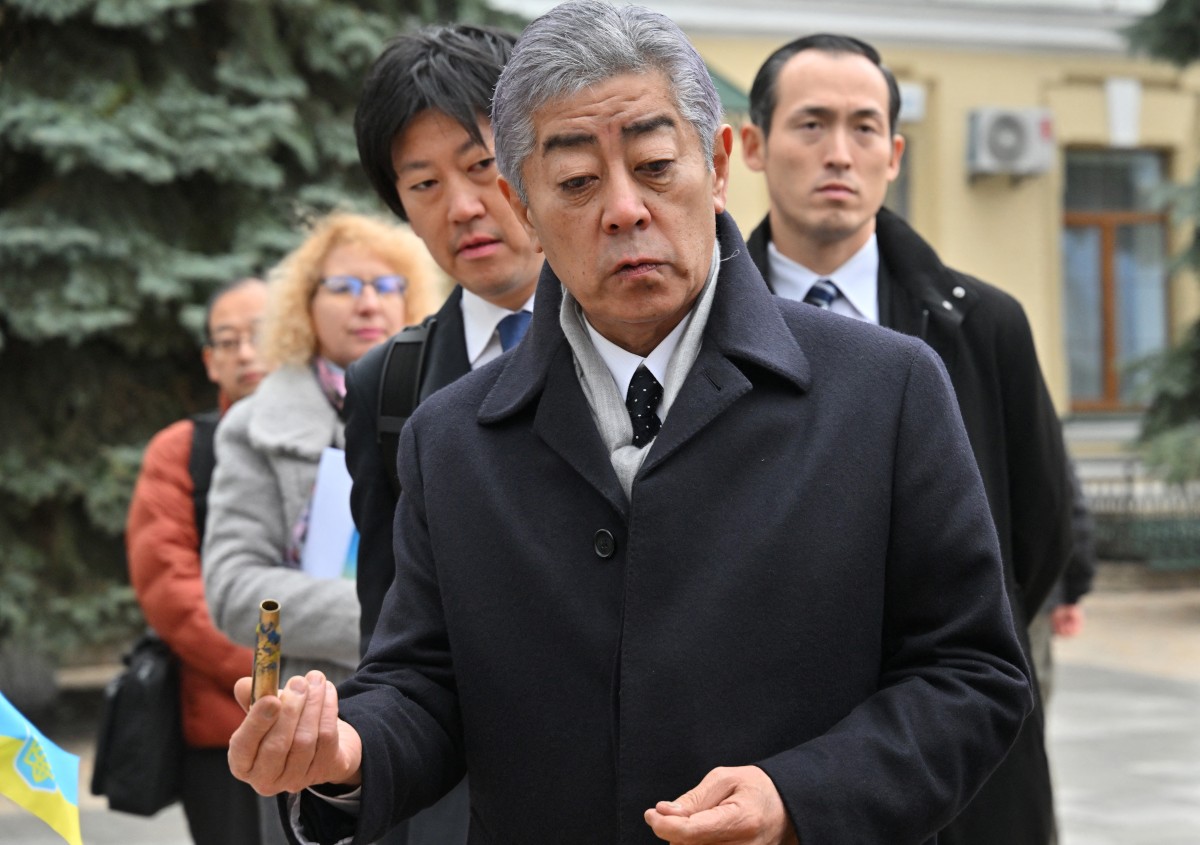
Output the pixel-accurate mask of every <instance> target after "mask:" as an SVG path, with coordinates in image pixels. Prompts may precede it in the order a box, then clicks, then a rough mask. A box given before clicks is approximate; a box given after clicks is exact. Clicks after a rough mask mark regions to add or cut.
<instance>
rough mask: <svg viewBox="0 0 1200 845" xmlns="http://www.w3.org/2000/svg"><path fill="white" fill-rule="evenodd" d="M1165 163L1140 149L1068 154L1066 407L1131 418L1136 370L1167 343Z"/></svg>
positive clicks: (1136, 392) (1137, 377)
mask: <svg viewBox="0 0 1200 845" xmlns="http://www.w3.org/2000/svg"><path fill="white" fill-rule="evenodd" d="M1163 170H1164V167H1163V159H1162V156H1160V155H1159V154H1157V153H1154V152H1149V151H1145V150H1072V151H1068V152H1067V171H1066V198H1065V202H1064V206H1065V209H1066V212H1065V215H1064V221H1063V244H1062V258H1063V280H1064V296H1065V303H1064V304H1065V308H1064V313H1065V315H1066V336H1067V350H1068V358H1069V362H1070V387H1071V408H1072V410H1074V411H1114V410H1130V409H1134V408H1136V407H1137V406H1138V400H1139V387H1140V384H1141V382H1142V373H1140V372H1139V371H1138V370H1137V369H1136V368H1133V365H1134V364H1136V363H1137V362H1139V361H1141V360H1142V359H1144V358H1145V357H1146V356H1148V355H1151V354H1153V353H1156V352H1159V351H1161V350H1162V349H1163V348H1164V347H1165V346H1166V344H1167V216H1166V214H1165V213H1164V212H1162V211H1161V210H1159V209H1158V208H1157V207H1156V204H1155V202H1154V192H1155V189H1156V188H1158V186H1159V185H1161V184H1162V181H1163Z"/></svg>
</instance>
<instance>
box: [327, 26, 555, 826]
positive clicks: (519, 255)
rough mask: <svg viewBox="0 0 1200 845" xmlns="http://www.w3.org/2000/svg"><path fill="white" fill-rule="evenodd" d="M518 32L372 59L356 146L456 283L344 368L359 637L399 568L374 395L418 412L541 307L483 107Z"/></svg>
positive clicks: (388, 436) (431, 818) (453, 822)
mask: <svg viewBox="0 0 1200 845" xmlns="http://www.w3.org/2000/svg"><path fill="white" fill-rule="evenodd" d="M515 41H516V36H515V35H512V34H510V33H507V32H502V31H499V30H495V29H489V28H485V27H475V26H466V25H454V26H433V27H427V28H424V29H421V30H418V31H417V32H413V33H407V34H404V35H401V36H399V37H397V38H396V39H395V40H393V41H392V42H391V43H390V44H389V45H388V47H387V48H386V49H385V50H384V52H383V53H382V54H381V55H380V56H379V58H378V59H377V60H376V61H375V64H374V65H373V66H372V68H371V71H370V73H369V74H368V76H367V79H366V81H365V83H364V85H363V91H362V96H361V98H360V100H359V104H358V110H357V111H356V113H355V117H354V130H355V135H356V137H357V139H358V151H359V158H360V159H361V161H362V165H363V169H364V170H365V171H366V173H367V177H368V179H369V180H370V182H371V185H372V186H373V187H374V188H375V191H376V192H377V193H378V194H379V196H380V197H381V198H382V199H383V200H384V202H386V203H387V205H388V207H389V208H391V209H392V211H394V212H395V213H396V215H397V216H399V217H400V218H401V219H402V220H406V221H408V223H409V225H410V226H411V227H412V229H413V231H414V232H416V234H417V235H418V236H419V237H420V238H421V239H422V240H424V241H425V245H426V246H427V247H428V248H429V252H430V253H431V254H432V255H433V258H434V260H435V261H437V263H438V265H439V266H440V267H441V268H442V269H443V270H444V271H445V272H446V274H447V275H449V276H450V278H452V279H453V280H454V281H455V282H457V283H458V284H457V286H456V287H455V289H454V291H453V292H452V293H451V294H450V297H449V298H448V299H447V300H446V302H445V304H444V305H443V306H442V307H441V309H440V310H439V311H438V312H437V314H436V315H434V317H432V318H430V319H429V320H426V322H425V324H424V325H423V326H421V327H420V328H419V330H418V332H408V333H401V335H399V336H397V337H396V338H394V339H393V341H392V342H389V343H385V344H381V345H380V346H378V347H376V348H375V349H373V350H372V351H371V352H369V353H367V354H366V355H364V356H363V357H362V358H361V359H360V360H359V361H357V362H356V363H355V364H354V365H352V366H351V367H350V369H349V370H348V372H347V377H346V405H345V408H346V413H347V421H346V464H347V466H348V468H349V470H350V474H351V476H352V478H353V482H354V486H353V489H352V491H351V496H350V504H351V511H352V513H353V515H354V521H355V523H356V524H357V526H358V529H359V532H360V541H359V549H358V576H357V578H358V598H359V603H360V605H361V608H362V614H361V617H360V619H361V622H360V625H361V632H362V648H363V650H364V651H365V650H366V646H367V644H368V643H369V642H370V639H371V634H372V632H373V631H374V629H375V625H376V622H377V621H378V619H379V612H380V607H381V605H382V604H383V597H384V595H385V594H386V593H387V591H388V588H389V587H390V586H391V584H392V578H393V574H394V570H395V565H394V563H393V557H392V521H393V515H394V513H395V509H396V499H397V495H398V489H397V487H396V485H395V484H394V482H393V478H394V474H395V461H396V452H395V449H396V443H397V435H398V433H399V424H400V423H402V420H400V421H399V422H398V423H397V424H396V425H395V427H394V428H395V430H394V431H391V432H385V431H381V430H380V425H379V416H378V414H379V410H380V401H381V399H385V400H392V401H399V402H400V404H401V405H404V404H405V403H406V402H407V403H408V407H407V408H406V411H407V412H408V413H411V409H412V408H411V406H412V405H415V404H416V403H417V402H418V401H423V400H424V399H425V398H427V397H428V396H429V395H430V394H431V393H433V392H434V391H436V390H438V389H439V388H442V387H444V386H446V385H447V384H450V383H451V382H452V381H454V380H456V379H458V378H459V377H460V376H463V375H466V374H467V373H468V372H470V371H471V370H473V369H475V368H476V367H479V366H482V365H483V364H486V363H487V362H488V361H490V360H492V359H493V358H495V357H497V356H498V355H500V354H501V353H502V352H503V351H505V350H506V349H507V348H508V346H509V345H511V344H513V343H515V342H516V341H517V340H519V339H520V335H521V334H522V333H523V331H524V328H525V327H526V326H527V325H528V322H529V319H530V313H531V311H532V308H533V291H534V287H535V285H536V283H537V278H538V273H539V272H540V271H541V267H542V256H541V255H540V253H538V252H537V251H536V250H535V249H534V247H533V245H532V244H531V243H530V240H529V236H528V235H527V234H526V233H525V230H524V228H523V227H522V226H521V225H520V223H518V222H517V219H516V217H515V216H514V215H513V212H512V210H511V208H510V207H509V205H508V202H507V201H506V200H505V199H504V196H503V195H502V194H501V193H500V189H499V187H497V184H496V177H497V172H496V166H495V161H494V155H493V152H492V129H491V120H490V118H489V116H488V110H489V108H490V106H491V99H492V91H493V89H494V88H495V87H496V80H497V79H499V77H500V71H501V70H502V69H503V67H504V63H505V62H506V61H507V60H508V56H509V53H510V52H511V51H512V46H513V44H514V43H515ZM406 341H415V343H412V344H411V346H406V345H405V342H406ZM414 349H415V350H419V351H417V352H416V354H414V355H412V357H403V356H402V355H396V353H397V352H400V353H405V352H411V351H413V350H414ZM393 355H395V357H391V356H393ZM389 359H390V360H389ZM406 367H407V368H409V369H411V370H413V372H410V373H404V372H401V373H400V374H399V376H400V382H399V383H398V384H394V383H393V382H392V381H391V380H390V376H389V375H385V374H390V373H395V372H396V370H398V369H399V370H403V369H404V368H406ZM385 378H388V379H389V380H388V381H387V382H386V384H385V383H384V380H385ZM410 389H415V393H416V395H415V397H413V398H412V401H411V402H410V401H409V399H410V397H409V396H407V395H405V396H395V395H392V396H389V395H388V394H389V392H390V393H392V394H394V393H397V392H405V393H407V392H408V391H409V390H410ZM381 390H382V395H381ZM385 405H386V401H385ZM381 445H382V448H381ZM468 816H469V811H468V807H467V793H466V786H465V781H464V782H463V783H461V784H460V785H459V786H458V787H457V788H456V789H455V790H454V791H453V792H451V793H450V794H449V795H448V796H447V797H446V798H444V799H443V800H442V801H441V802H439V803H438V804H437V805H435V806H434V807H432V808H430V809H429V810H426V811H425V812H423V813H421V814H419V815H418V816H416V817H414V818H413V819H412V820H410V822H409V825H408V827H409V830H408V842H409V845H453V843H456V842H463V841H465V839H466V830H467V823H468ZM394 835H398V834H394Z"/></svg>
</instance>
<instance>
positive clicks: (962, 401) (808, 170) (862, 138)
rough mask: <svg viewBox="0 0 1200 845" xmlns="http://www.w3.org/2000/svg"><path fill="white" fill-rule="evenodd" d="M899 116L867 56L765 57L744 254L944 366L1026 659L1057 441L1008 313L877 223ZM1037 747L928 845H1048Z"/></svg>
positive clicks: (817, 40) (1026, 347)
mask: <svg viewBox="0 0 1200 845" xmlns="http://www.w3.org/2000/svg"><path fill="white" fill-rule="evenodd" d="M899 112H900V89H899V86H898V85H897V84H896V79H895V77H894V76H893V75H892V73H891V72H890V71H889V70H888V69H887V68H886V67H884V66H883V65H882V63H881V60H880V57H879V54H878V52H877V51H876V50H875V48H873V47H872V46H871V45H869V44H867V43H865V42H863V41H860V40H858V39H856V38H851V37H849V36H844V35H829V34H821V35H812V36H807V37H804V38H799V39H797V40H795V41H792V42H791V43H789V44H786V45H784V46H783V47H780V48H779V49H778V50H776V51H775V52H774V53H773V54H772V55H771V56H770V57H769V58H768V59H767V60H766V62H765V63H764V64H763V66H762V68H760V70H759V71H758V74H757V76H756V77H755V80H754V84H753V87H752V88H751V91H750V118H751V123H750V124H748V125H747V126H745V127H743V129H742V145H743V152H744V155H745V158H746V163H747V164H748V165H749V166H750V168H751V169H752V170H757V171H760V172H762V173H763V174H764V175H765V176H766V179H767V191H768V194H769V197H770V210H769V212H768V214H767V218H766V219H765V220H764V221H763V222H762V224H761V225H759V227H758V228H757V229H756V230H755V231H754V233H753V234H752V235H751V236H750V238H749V239H748V240H747V247H748V249H749V252H750V256H751V258H752V259H753V260H754V262H755V264H757V265H758V269H759V270H760V271H761V273H762V275H763V277H764V278H765V279H766V281H767V284H768V286H769V287H770V288H771V290H772V291H774V292H775V293H776V294H778V295H780V296H783V297H787V298H790V299H796V300H803V301H805V302H809V303H810V304H816V305H819V306H820V307H823V308H827V309H829V310H831V311H834V312H837V313H841V314H844V315H846V316H850V317H854V318H857V319H859V320H865V321H868V322H873V323H878V324H880V325H884V326H888V327H889V328H893V329H896V330H898V331H901V332H904V333H905V334H910V335H914V336H916V337H920V338H921V339H923V340H925V341H926V342H927V343H928V344H929V345H930V346H932V347H933V349H934V351H936V352H937V353H938V355H939V356H940V357H941V359H942V361H943V363H944V364H945V366H946V369H947V370H948V371H949V374H950V380H951V382H952V383H953V385H954V390H955V395H956V398H957V400H958V405H959V409H960V411H961V413H962V417H963V421H964V422H965V424H966V429H967V434H968V437H969V439H970V442H971V449H972V451H973V452H974V456H975V460H976V463H977V464H978V465H979V469H980V472H981V474H982V475H983V481H984V487H985V490H986V492H987V498H988V505H989V508H990V510H991V512H992V518H993V520H994V521H995V524H996V529H997V533H998V534H999V539H1000V550H1001V556H1002V559H1003V562H1004V568H1005V583H1006V587H1007V589H1008V594H1009V600H1010V603H1011V605H1012V612H1013V616H1014V619H1015V620H1016V622H1017V630H1018V632H1019V634H1020V638H1021V643H1022V646H1023V648H1024V649H1025V653H1026V655H1028V654H1029V651H1030V650H1029V640H1028V635H1027V634H1026V624H1027V623H1028V622H1029V621H1030V620H1031V619H1032V618H1033V617H1034V615H1035V614H1036V613H1037V611H1038V608H1039V607H1040V606H1041V604H1042V602H1043V601H1044V600H1045V598H1046V596H1047V595H1048V593H1049V591H1050V589H1051V587H1052V586H1053V584H1054V583H1055V580H1056V579H1057V577H1058V575H1059V573H1060V572H1061V571H1062V568H1063V566H1064V564H1065V562H1066V560H1067V556H1068V553H1069V550H1070V545H1071V530H1070V513H1071V494H1070V488H1069V485H1068V482H1067V464H1066V456H1065V450H1064V447H1063V440H1062V432H1061V429H1060V426H1059V421H1058V417H1057V416H1056V414H1055V411H1054V407H1053V405H1052V403H1051V401H1050V396H1049V393H1048V392H1047V390H1046V386H1045V383H1044V381H1043V380H1042V373H1041V370H1040V368H1039V367H1038V361H1037V354H1036V352H1035V351H1034V347H1033V337H1032V334H1031V332H1030V329H1029V323H1028V321H1027V320H1026V318H1025V314H1024V312H1023V311H1022V309H1021V306H1020V304H1018V303H1017V301H1016V300H1015V299H1013V298H1012V297H1011V296H1009V295H1008V294H1006V293H1004V292H1002V291H1000V290H998V289H996V288H994V287H992V286H990V285H987V284H985V283H983V282H981V281H979V280H978V279H975V278H972V277H971V276H967V275H965V274H963V273H960V272H958V271H956V270H952V269H950V268H948V267H946V266H945V265H944V264H942V263H941V261H940V260H939V259H938V257H937V254H936V253H935V252H934V251H933V249H932V248H931V247H930V246H929V245H928V244H927V243H925V241H923V240H922V239H921V237H920V236H919V235H917V233H916V232H914V231H913V230H912V229H911V228H910V227H909V226H908V225H907V224H906V223H905V222H904V221H903V220H901V219H900V218H899V217H897V216H896V215H894V214H892V213H891V212H889V211H888V210H887V209H885V208H883V207H882V206H883V201H884V197H885V195H886V193H887V188H888V184H889V183H890V182H891V181H892V180H893V179H895V178H896V176H897V174H898V173H899V172H900V159H901V155H902V154H903V152H904V138H903V137H902V136H900V135H899V134H898V133H897V131H896V129H897V127H896V121H897V118H898V117H899ZM1043 733H1044V728H1043V712H1042V710H1041V708H1040V707H1039V708H1038V709H1036V710H1035V711H1034V713H1033V714H1032V715H1031V716H1030V717H1029V719H1028V720H1027V721H1026V722H1025V724H1024V726H1023V728H1022V731H1021V734H1020V736H1019V737H1018V739H1017V742H1016V745H1014V747H1013V749H1012V751H1011V752H1010V753H1009V755H1008V757H1007V758H1006V759H1005V761H1004V763H1002V764H1001V766H1000V768H999V769H997V770H996V772H995V773H994V774H993V776H992V777H991V779H989V780H988V781H987V783H985V784H984V786H983V788H982V789H981V790H980V792H979V793H978V795H977V796H976V797H975V799H974V800H973V801H972V802H971V803H970V804H969V805H968V806H967V807H966V809H965V810H964V812H963V813H962V814H961V815H960V816H959V817H958V818H957V819H956V820H955V821H954V822H953V823H952V824H951V826H950V827H949V828H947V829H946V830H944V831H942V832H941V833H940V834H939V835H938V842H939V843H940V845H946V843H949V845H957V843H964V844H965V845H986V843H996V845H1013V843H1017V842H1019V843H1022V845H1046V843H1049V842H1051V841H1053V839H1054V836H1055V833H1054V812H1053V801H1052V797H1051V786H1050V771H1049V765H1048V763H1047V760H1046V752H1045V746H1044V736H1043Z"/></svg>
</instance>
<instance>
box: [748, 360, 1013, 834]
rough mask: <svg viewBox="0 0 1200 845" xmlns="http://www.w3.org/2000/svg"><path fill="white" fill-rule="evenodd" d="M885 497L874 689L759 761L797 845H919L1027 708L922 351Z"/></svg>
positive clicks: (949, 399)
mask: <svg viewBox="0 0 1200 845" xmlns="http://www.w3.org/2000/svg"><path fill="white" fill-rule="evenodd" d="M881 412H882V411H881ZM891 501H892V513H891V528H890V532H889V536H890V538H891V539H890V540H889V545H888V552H887V561H886V573H885V575H884V582H883V589H884V591H885V593H884V619H883V628H882V639H883V643H882V645H883V649H882V665H881V667H880V673H879V682H878V689H877V691H876V692H875V693H874V694H872V695H871V696H870V697H869V698H867V699H866V700H864V701H863V702H862V703H860V704H859V705H858V706H857V707H855V708H854V709H853V710H852V711H851V712H850V713H849V714H848V715H847V716H845V717H844V718H843V719H842V720H841V721H839V722H838V723H836V724H834V725H832V726H831V727H830V729H829V730H828V731H827V732H826V733H824V734H822V735H821V736H819V737H817V738H815V739H813V740H811V741H809V742H806V743H804V744H802V745H800V746H798V747H796V748H792V749H790V750H787V751H784V752H782V753H780V754H778V755H776V756H774V757H772V758H770V759H768V760H766V761H763V762H761V763H760V764H759V765H760V766H761V767H762V768H763V769H764V770H765V771H766V772H767V774H768V775H770V776H771V778H772V780H773V781H774V783H775V785H776V787H777V788H778V789H779V792H780V795H781V796H782V797H783V800H784V803H785V805H786V806H787V808H788V812H789V814H790V816H791V818H792V820H793V822H794V824H795V827H796V831H797V834H798V835H799V838H800V841H801V842H805V843H810V842H811V843H819V842H897V843H898V842H923V841H926V840H927V839H929V838H931V837H932V836H933V835H934V834H935V833H936V832H937V831H938V830H940V829H941V828H943V827H944V826H945V825H946V824H947V823H948V822H949V821H950V820H951V819H952V818H953V816H954V814H955V813H956V812H957V811H958V809H961V807H963V806H964V805H965V804H966V802H967V801H968V800H969V799H970V798H971V796H972V795H973V794H974V793H975V791H976V790H977V789H978V788H979V787H980V786H981V785H982V783H983V782H984V780H986V778H987V777H988V775H989V774H990V773H991V771H992V770H993V769H994V768H995V767H996V766H997V765H998V764H999V763H1000V761H1001V759H1002V758H1003V757H1004V754H1005V753H1006V752H1007V750H1008V748H1009V747H1010V745H1011V744H1012V742H1013V740H1014V739H1015V737H1016V735H1017V732H1018V729H1019V728H1020V726H1021V723H1022V720H1023V719H1024V718H1025V716H1026V715H1027V714H1028V713H1029V712H1030V710H1031V708H1032V704H1033V701H1032V697H1031V694H1030V687H1029V670H1028V667H1027V665H1026V663H1025V659H1024V657H1023V656H1022V653H1021V649H1020V646H1019V645H1018V642H1017V639H1016V634H1015V630H1014V628H1013V621H1012V615H1011V612H1010V610H1009V605H1008V600H1007V597H1006V593H1005V589H1004V582H1003V574H1002V568H1001V562H1000V551H999V546H998V543H997V540H996V532H995V528H994V526H993V524H992V520H991V516H990V511H989V509H988V506H987V501H986V497H985V494H984V491H983V484H982V481H981V479H980V476H979V470H978V468H977V466H976V463H975V461H974V459H973V457H972V453H971V449H970V445H969V444H968V442H967V437H966V432H965V430H964V428H963V424H962V420H961V417H960V416H959V415H958V413H957V411H956V406H955V404H954V400H953V396H952V392H951V389H950V386H949V381H948V378H947V377H946V375H945V371H944V369H943V368H942V365H941V362H940V361H939V360H938V359H937V358H936V356H935V355H934V354H933V353H932V351H930V350H928V349H927V348H925V347H923V346H922V347H920V348H918V349H915V350H914V358H913V361H912V364H911V366H910V370H909V376H908V381H907V384H906V386H905V391H904V399H903V403H902V407H901V408H900V411H899V416H898V419H897V424H896V437H895V444H894V462H893V470H892V492H891Z"/></svg>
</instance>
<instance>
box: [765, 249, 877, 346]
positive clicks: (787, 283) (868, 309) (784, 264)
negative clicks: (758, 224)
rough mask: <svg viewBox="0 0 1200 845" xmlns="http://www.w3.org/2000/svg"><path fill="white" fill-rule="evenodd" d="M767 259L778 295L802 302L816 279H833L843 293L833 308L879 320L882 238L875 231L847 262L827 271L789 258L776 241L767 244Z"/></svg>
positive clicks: (875, 321) (840, 311)
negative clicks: (818, 271)
mask: <svg viewBox="0 0 1200 845" xmlns="http://www.w3.org/2000/svg"><path fill="white" fill-rule="evenodd" d="M767 261H768V262H769V263H770V268H771V286H772V287H773V288H774V289H775V293H776V294H777V295H779V296H782V297H784V298H785V299H794V300H796V301H797V302H800V301H803V299H804V297H805V296H806V295H807V294H808V289H809V288H811V287H812V286H813V282H815V281H817V280H818V279H829V280H830V281H832V282H833V283H834V284H835V285H837V288H838V290H839V291H840V292H841V294H842V295H841V296H839V297H838V298H837V299H835V300H834V302H833V305H832V306H830V309H829V310H831V311H833V312H834V313H836V314H844V315H846V316H847V317H854V318H856V319H859V320H866V321H867V322H868V323H875V324H878V323H879V242H878V241H877V240H876V239H875V235H874V234H872V235H871V237H870V239H869V240H868V241H867V242H866V243H865V244H863V245H862V248H860V249H859V250H858V252H856V253H854V255H852V256H850V258H849V260H847V261H846V263H845V264H843V265H842V266H841V267H838V268H837V269H836V270H834V271H833V272H832V273H827V274H825V275H821V274H819V273H816V272H814V271H812V270H810V269H808V268H807V267H805V266H804V265H803V264H801V263H799V262H798V261H793V260H792V259H790V258H788V257H787V256H786V255H784V254H783V253H782V252H780V251H779V250H778V249H777V248H776V246H775V244H774V243H769V244H767Z"/></svg>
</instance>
